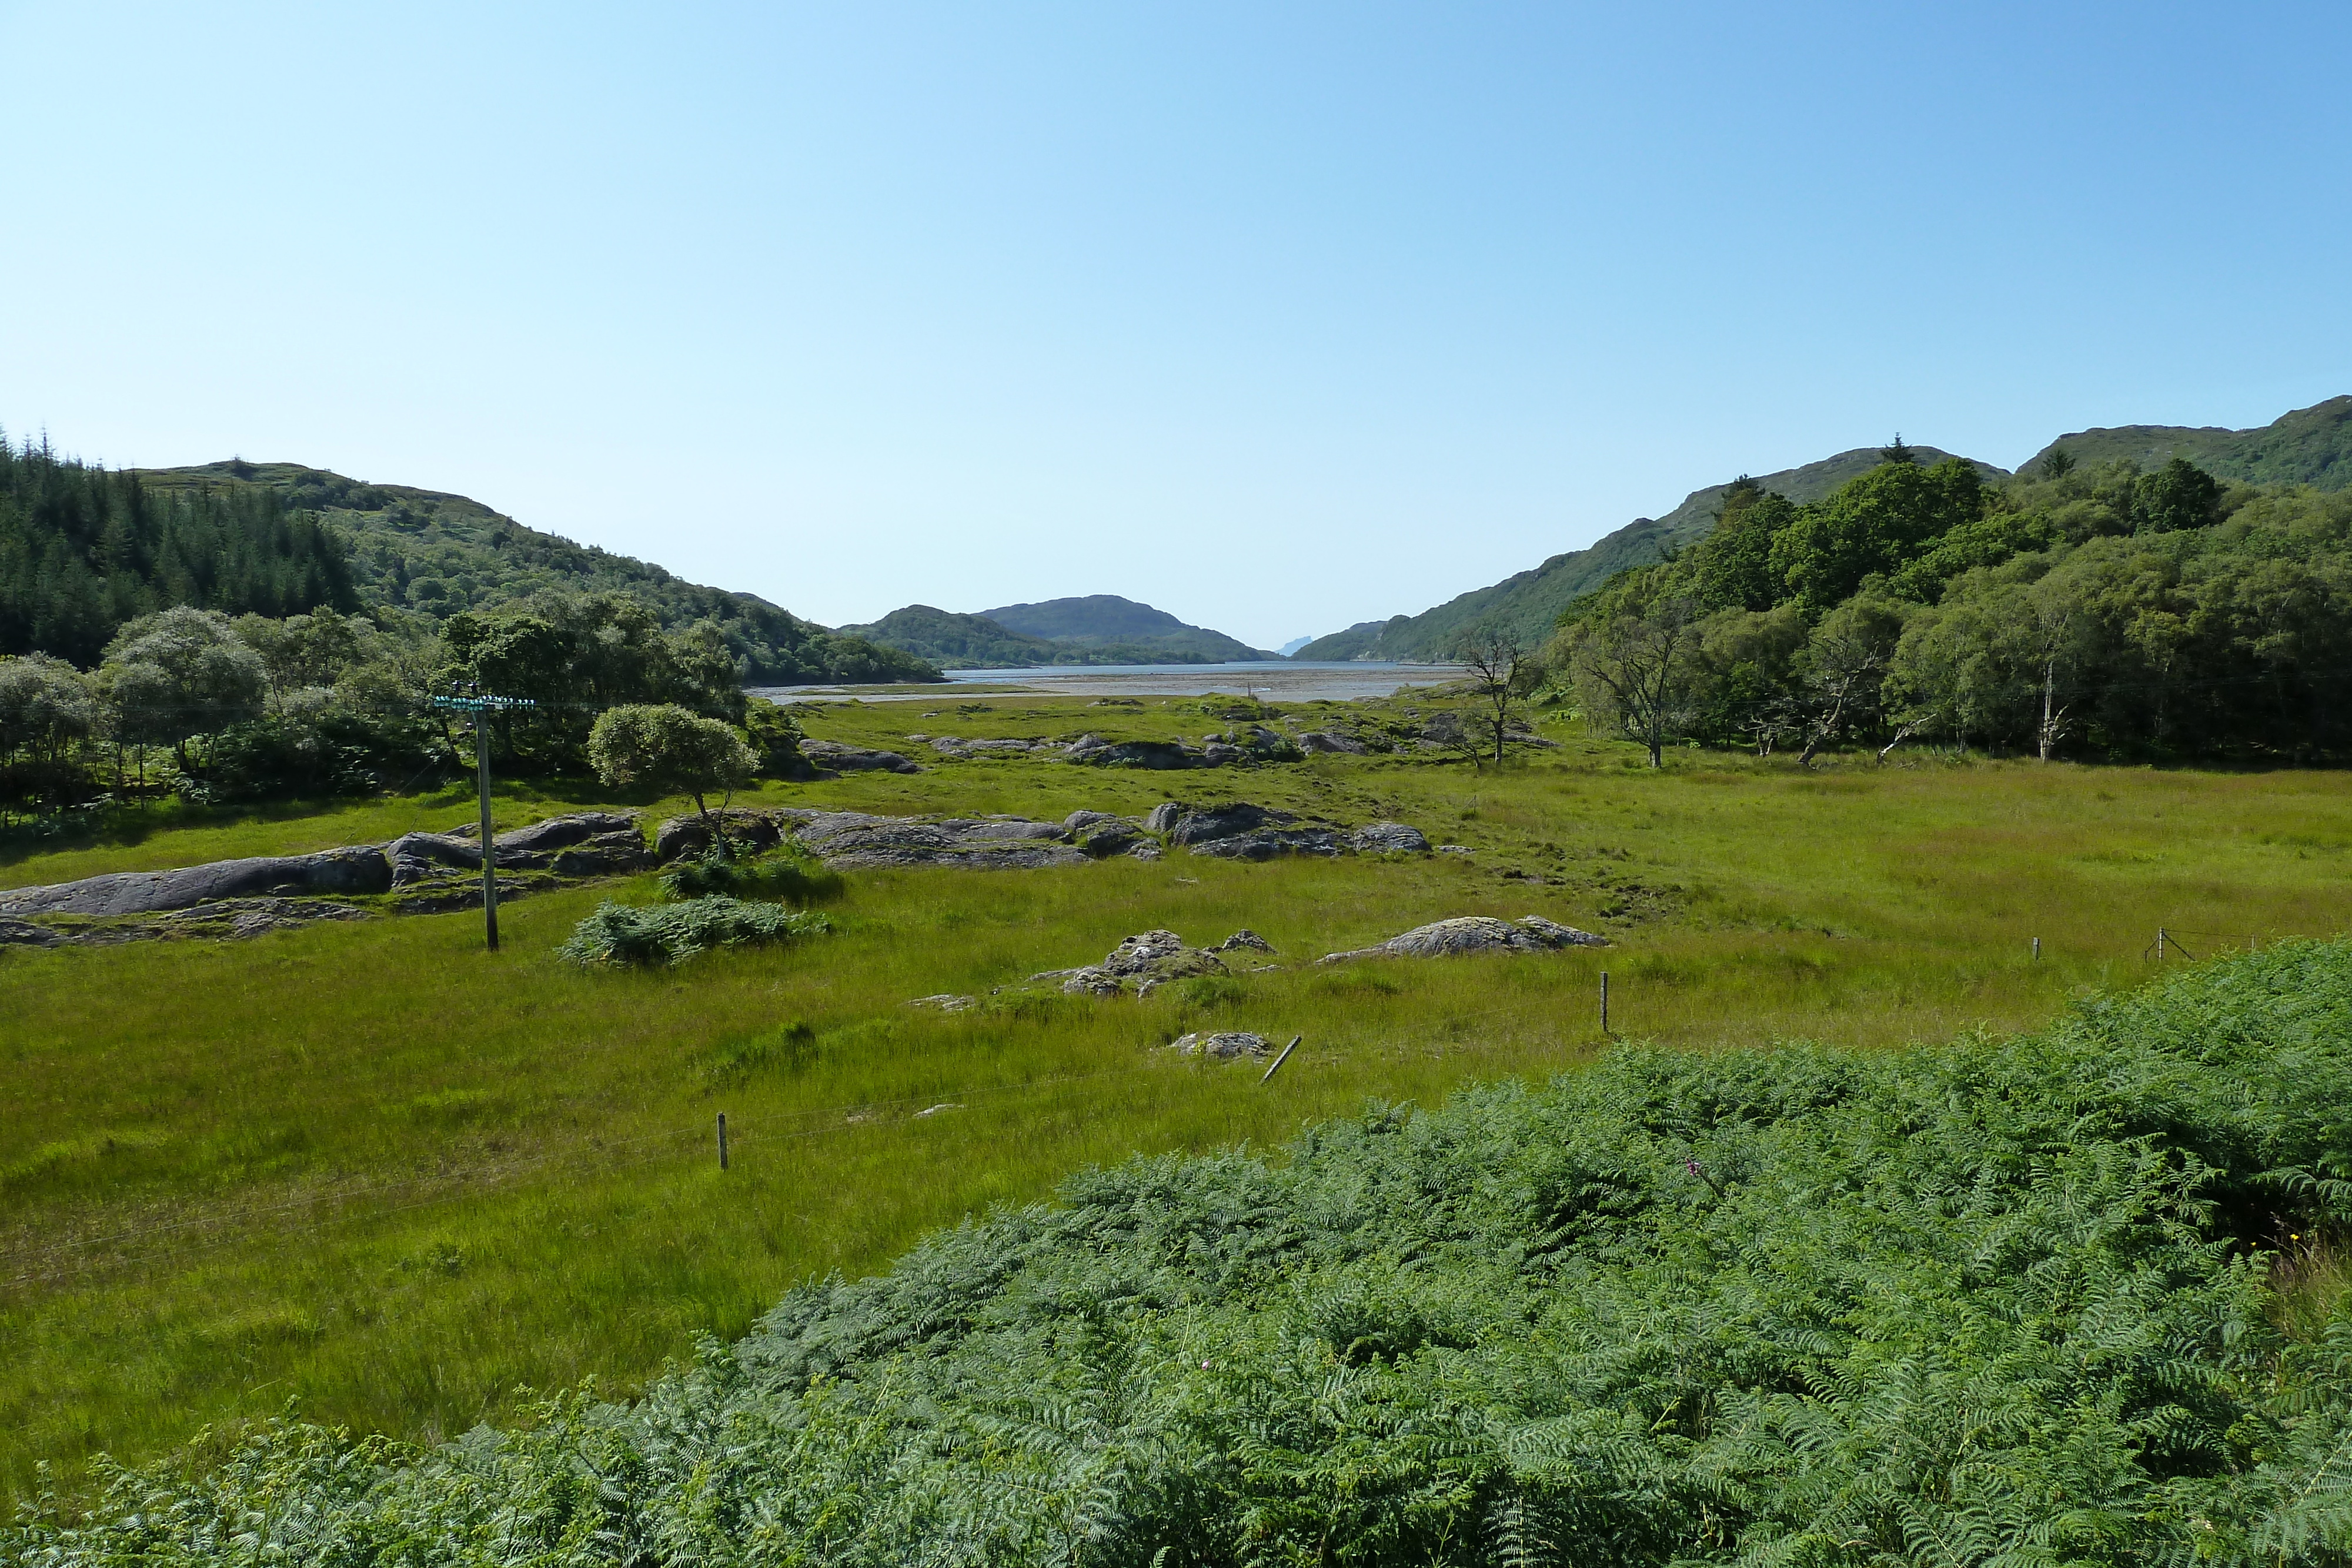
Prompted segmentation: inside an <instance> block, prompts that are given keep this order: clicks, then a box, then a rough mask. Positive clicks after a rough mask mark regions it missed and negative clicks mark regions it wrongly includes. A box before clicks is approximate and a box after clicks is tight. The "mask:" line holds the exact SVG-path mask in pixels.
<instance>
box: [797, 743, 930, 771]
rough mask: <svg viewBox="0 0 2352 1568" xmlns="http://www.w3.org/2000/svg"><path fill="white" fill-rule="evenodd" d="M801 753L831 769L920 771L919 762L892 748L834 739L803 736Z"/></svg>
mask: <svg viewBox="0 0 2352 1568" xmlns="http://www.w3.org/2000/svg"><path fill="white" fill-rule="evenodd" d="M801 755H802V756H803V757H805V758H808V759H809V760H810V761H811V762H813V763H814V764H815V765H816V766H817V767H818V768H829V769H831V770H832V771H834V772H835V773H872V772H882V773H920V772H921V771H922V770H923V769H922V767H921V765H920V764H919V763H917V762H916V761H915V760H914V759H913V758H908V757H905V756H902V755H900V754H899V753H898V752H896V751H877V750H873V749H870V748H868V747H863V746H846V745H844V744H843V743H842V742H840V741H838V740H803V741H802V742H801Z"/></svg>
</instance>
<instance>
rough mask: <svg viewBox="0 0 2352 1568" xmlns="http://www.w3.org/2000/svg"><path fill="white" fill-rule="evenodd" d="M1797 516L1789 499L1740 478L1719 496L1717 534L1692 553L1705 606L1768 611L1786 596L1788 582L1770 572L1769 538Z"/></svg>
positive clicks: (1712, 534)
mask: <svg viewBox="0 0 2352 1568" xmlns="http://www.w3.org/2000/svg"><path fill="white" fill-rule="evenodd" d="M1796 517H1797V508H1796V507H1795V505H1794V504H1793V503H1791V502H1790V499H1789V497H1786V496H1781V495H1776V494H1772V493H1769V492H1768V491H1765V490H1763V489H1762V488H1760V487H1759V486H1757V484H1756V482H1755V481H1754V480H1752V479H1749V478H1748V477H1747V476H1745V475H1743V476H1740V478H1739V479H1738V481H1736V482H1735V483H1734V484H1733V485H1732V486H1731V489H1730V491H1729V493H1728V494H1727V495H1726V496H1725V497H1724V498H1723V510H1722V512H1721V513H1720V514H1718V516H1717V521H1716V526H1715V532H1713V533H1711V534H1709V535H1708V536H1707V537H1706V540H1705V541H1704V542H1703V543H1701V544H1700V546H1699V547H1698V549H1696V550H1695V551H1694V552H1693V560H1692V567H1693V570H1694V571H1695V573H1696V578H1697V581H1698V589H1699V593H1700V595H1701V596H1702V597H1703V598H1705V599H1706V602H1707V603H1709V604H1710V605H1713V606H1714V607H1716V608H1717V609H1721V610H1769V609H1771V608H1772V606H1774V605H1775V604H1778V603H1779V602H1780V601H1781V600H1783V599H1785V598H1787V597H1788V582H1787V580H1786V579H1785V578H1784V577H1783V576H1782V575H1781V574H1780V572H1778V571H1776V570H1773V566H1772V539H1773V537H1774V536H1775V535H1777V534H1779V533H1780V531H1781V530H1782V529H1784V528H1787V527H1788V526H1789V525H1790V523H1792V522H1794V521H1795V520H1796Z"/></svg>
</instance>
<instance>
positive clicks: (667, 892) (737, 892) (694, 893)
mask: <svg viewBox="0 0 2352 1568" xmlns="http://www.w3.org/2000/svg"><path fill="white" fill-rule="evenodd" d="M661 885H662V895H663V896H664V897H666V898H667V899H669V900H670V901H671V902H672V903H677V902H679V901H682V900H686V899H693V898H711V897H724V898H747V899H759V900H761V901H764V902H768V903H788V904H811V903H814V902H815V901H816V900H817V899H819V898H824V897H826V896H828V895H830V894H835V893H838V892H840V891H841V888H842V879H841V873H839V872H836V871H832V870H828V869H827V868H826V866H825V863H824V862H823V861H821V860H819V859H817V858H816V857H815V856H814V855H813V854H810V853H809V852H807V851H806V850H803V849H801V848H800V847H798V846H797V845H787V846H785V847H784V848H782V849H776V850H771V851H769V852H767V853H765V854H760V855H730V854H729V853H728V852H727V851H726V849H725V846H724V844H723V842H721V843H719V844H714V845H713V846H712V847H711V849H710V850H709V852H706V853H704V854H701V855H698V856H695V857H693V858H691V859H687V860H680V861H676V862H672V863H671V865H670V867H669V869H668V870H667V871H665V872H663V873H662V876H661Z"/></svg>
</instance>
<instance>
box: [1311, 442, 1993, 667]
mask: <svg viewBox="0 0 2352 1568" xmlns="http://www.w3.org/2000/svg"><path fill="white" fill-rule="evenodd" d="M1911 450H1912V452H1913V453H1914V454H1915V455H1916V456H1917V457H1918V459H1919V461H1920V462H1922V463H1941V462H1942V461H1943V460H1944V459H1945V458H1947V457H1949V456H1951V455H1952V454H1951V453H1948V452H1946V451H1944V450H1942V449H1941V448H1939V447H1934V446H1915V447H1913V448H1911ZM1880 452H1881V449H1880V448H1878V447H1875V446H1857V447H1855V448H1853V450H1852V451H1850V452H1841V453H1839V454H1837V455H1835V456H1834V457H1824V458H1822V460H1821V461H1820V462H1818V463H1808V464H1805V465H1803V466H1801V467H1798V468H1783V469H1781V470H1780V472H1779V473H1777V474H1759V475H1758V476H1755V477H1756V482H1757V483H1758V484H1759V485H1761V486H1764V487H1765V488H1766V489H1768V490H1778V491H1779V492H1780V494H1782V495H1784V496H1786V497H1789V498H1790V500H1792V501H1814V500H1819V499H1820V498H1821V497H1823V496H1826V495H1828V494H1829V493H1830V492H1831V491H1832V490H1834V489H1836V488H1837V487H1838V486H1841V485H1843V484H1844V483H1845V482H1846V481H1847V480H1849V479H1852V478H1854V477H1856V476H1860V475H1864V474H1867V473H1869V472H1870V471H1871V470H1872V469H1873V468H1875V467H1877V466H1878V465H1879V464H1880V463H1881V462H1882V461H1884V459H1883V458H1882V457H1881V455H1880ZM1969 462H1971V463H1974V464H1976V466H1977V468H1978V470H1979V472H1981V473H1982V474H1984V475H1985V476H1986V477H1988V478H2007V477H2008V476H2009V470H2008V469H2006V468H1996V467H1994V466H1993V465H1991V464H1990V463H1984V462H1980V461H1979V460H1977V459H1975V458H1970V459H1969ZM1730 487H1731V481H1729V480H1726V481H1724V482H1723V483H1722V484H1720V485H1710V486H1706V488H1705V489H1703V490H1693V491H1692V492H1691V493H1690V494H1689V495H1687V496H1685V497H1683V502H1682V505H1680V506H1678V507H1675V509H1674V510H1673V511H1671V512H1668V513H1667V514H1666V515H1665V516H1664V517H1636V518H1634V519H1633V521H1632V522H1630V523H1628V524H1626V525H1625V526H1624V527H1623V528H1619V529H1618V530H1617V531H1616V532H1615V533H1612V534H1608V535H1605V536H1604V537H1602V538H1600V539H1597V540H1595V541H1594V542H1593V543H1592V544H1591V545H1588V546H1587V547H1586V548H1584V549H1580V550H1569V551H1567V552H1565V553H1563V554H1560V555H1556V556H1553V557H1552V558H1551V559H1549V560H1547V561H1545V562H1544V563H1543V564H1542V565H1541V566H1538V567H1535V568H1532V569H1530V570H1527V571H1522V572H1519V573H1517V574H1516V575H1514V576H1511V577H1507V578H1505V579H1504V580H1502V581H1500V582H1498V583H1496V584H1494V585H1493V586H1492V587H1489V588H1478V589H1473V590H1471V591H1469V592H1468V593H1465V594H1460V595H1458V596H1456V597H1454V598H1453V599H1449V600H1447V601H1445V602H1444V603H1443V604H1440V605H1437V606H1435V607H1434V608H1433V609H1429V610H1424V611H1423V612H1421V613H1420V614H1418V615H1398V616H1393V617H1391V619H1389V620H1387V621H1364V622H1358V623H1357V624H1356V625H1353V626H1350V627H1349V628H1348V629H1347V630H1346V631H1344V632H1332V633H1331V634H1330V635H1328V636H1327V637H1318V638H1317V639H1316V640H1315V641H1314V642H1312V643H1307V646H1305V647H1304V648H1301V649H1299V650H1298V652H1297V653H1294V654H1292V655H1291V657H1292V658H1294V659H1398V660H1403V661H1406V662H1408V663H1410V662H1413V661H1424V662H1433V661H1443V660H1444V659H1447V658H1450V657H1452V655H1453V651H1454V641H1455V639H1457V638H1458V637H1460V636H1461V635H1462V633H1463V632H1466V631H1468V630H1469V629H1470V628H1471V627H1472V626H1474V625H1476V626H1485V625H1489V624H1493V625H1498V626H1500V627H1502V628H1504V629H1505V630H1507V631H1509V632H1513V633H1515V634H1516V635H1517V637H1518V638H1519V640H1520V641H1521V642H1523V643H1527V644H1528V646H1530V647H1539V646H1541V645H1542V644H1543V643H1544V642H1545V641H1546V640H1547V639H1548V638H1549V637H1550V635H1551V631H1552V622H1553V621H1554V620H1556V619H1557V618H1558V617H1559V612H1561V611H1562V610H1565V609H1566V608H1567V607H1568V606H1569V605H1570V603H1572V602H1574V601H1576V600H1578V599H1580V598H1581V597H1582V596H1583V595H1585V594H1587V593H1590V592H1591V591H1593V590H1594V589H1596V588H1598V587H1600V586H1601V584H1602V583H1604V582H1606V581H1608V580H1610V579H1611V578H1612V577H1614V576H1616V575H1617V574H1618V573H1619V572H1621V571H1623V570H1626V569H1627V568H1629V567H1636V566H1647V565H1648V564H1649V563H1650V562H1652V561H1654V560H1656V559H1659V558H1660V557H1661V556H1663V555H1664V554H1665V553H1666V551H1667V549H1670V548H1672V547H1674V546H1676V545H1682V544H1687V543H1688V542H1690V541H1691V540H1693V539H1697V538H1705V537H1706V532H1707V530H1708V529H1710V528H1713V527H1714V526H1715V512H1716V508H1717V507H1718V506H1720V505H1721V504H1722V501H1723V494H1724V492H1725V491H1726V490H1727V489H1729V488H1730Z"/></svg>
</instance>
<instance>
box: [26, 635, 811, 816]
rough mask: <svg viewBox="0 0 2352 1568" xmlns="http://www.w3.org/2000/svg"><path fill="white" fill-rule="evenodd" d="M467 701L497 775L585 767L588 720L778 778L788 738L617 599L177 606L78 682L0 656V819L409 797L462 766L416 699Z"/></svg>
mask: <svg viewBox="0 0 2352 1568" xmlns="http://www.w3.org/2000/svg"><path fill="white" fill-rule="evenodd" d="M464 691H484V692H492V693H496V694H497V695H501V696H509V697H520V698H525V699H528V700H529V701H530V702H531V703H532V704H534V705H535V706H531V707H530V708H526V709H521V710H515V711H509V712H506V713H502V714H500V715H499V718H498V721H497V724H496V725H495V727H493V729H492V731H491V738H490V745H491V749H492V753H493V756H494V758H496V761H497V764H498V766H499V768H500V769H501V770H502V771H505V772H509V773H521V774H525V775H550V774H564V773H580V772H584V771H586V770H587V755H586V753H587V745H588V738H589V732H590V730H591V728H592V727H593V725H594V723H595V719H596V716H597V714H598V713H600V712H602V711H603V710H604V709H606V708H609V707H614V706H622V705H625V704H636V703H656V704H658V703H674V704H677V705H678V706H682V707H685V708H688V709H689V710H691V711H692V712H694V713H697V714H699V715H702V716H707V717H712V718H719V719H723V720H726V721H728V722H730V723H732V724H734V725H737V726H739V727H745V738H746V740H747V741H748V742H749V743H750V744H751V747H752V749H753V750H754V752H755V753H757V754H759V755H761V757H762V758H763V759H766V760H767V761H769V762H770V763H772V764H773V765H774V766H775V768H776V769H777V770H778V771H790V770H791V769H792V768H793V767H795V766H796V765H797V751H796V744H795V742H796V737H797V731H796V730H795V729H794V727H793V725H792V722H791V720H790V719H789V717H787V716H784V715H783V714H782V711H781V710H779V709H777V708H776V707H774V706H772V705H771V704H767V703H756V704H754V703H750V702H747V699H746V697H745V695H744V693H743V690H742V685H741V683H740V678H739V670H738V664H737V661H736V656H735V654H734V653H733V652H732V651H731V650H730V648H729V646H728V644H727V643H726V640H725V638H724V637H723V636H722V635H721V634H720V632H719V630H718V628H716V627H714V626H711V625H709V624H707V623H706V624H700V625H697V626H694V627H691V628H689V629H688V630H687V631H685V632H667V631H665V630H663V628H662V625H661V622H660V618H659V617H658V616H657V615H656V613H655V612H654V611H653V610H652V608H651V607H649V606H647V605H646V604H645V603H644V602H643V601H639V600H637V599H635V598H634V597H633V596H630V595H627V594H619V593H605V594H561V593H550V594H541V595H539V596H537V597H535V598H532V599H530V600H527V601H522V602H520V603H518V604H512V605H505V606H500V607H499V608H497V609H495V610H489V611H479V612H465V613H462V614H458V615H454V616H452V617H450V618H449V620H448V621H447V622H444V623H441V624H439V625H436V624H435V623H434V622H432V621H431V620H430V619H429V618H427V617H424V616H419V615H415V614H409V613H404V612H396V611H379V612H373V613H372V614H349V615H347V614H343V613H341V612H338V611H336V610H334V609H332V608H331V607H325V606H322V607H320V609H318V610H316V611H313V612H310V613H308V614H301V615H293V616H287V617H276V618H273V617H269V616H264V615H258V614H247V615H242V616H237V617H235V618H232V617H230V616H229V615H227V614H226V613H223V612H220V611H217V610H203V609H197V608H195V607H194V606H191V605H178V606H173V607H172V608H169V609H165V610H162V611H157V612H152V613H149V614H146V615H142V616H139V617H137V618H135V619H133V620H131V621H130V622H127V623H125V624H124V625H123V626H121V628H120V629H119V630H118V631H117V632H115V633H114V635H113V636H112V637H111V638H110V639H109V640H108V641H107V643H105V644H104V646H103V648H102V650H101V653H100V659H99V660H98V662H97V666H96V668H95V669H93V670H91V671H89V672H87V673H85V672H83V671H82V670H79V669H77V668H76V667H75V666H74V664H71V663H70V662H68V661H67V660H64V659H60V658H58V657H55V656H53V655H51V654H47V653H28V654H25V655H22V656H19V657H16V658H5V659H0V814H10V813H27V814H34V815H43V814H50V813H56V812H59V811H62V810H67V809H68V808H72V807H77V806H84V805H89V804H92V803H100V802H105V801H108V800H124V799H129V798H133V797H139V796H142V795H152V794H156V793H163V792H172V793H177V794H179V795H181V796H183V797H184V798H186V799H190V800H258V799H268V798H289V797H304V798H316V797H320V796H329V795H338V794H353V793H373V792H376V791H380V790H385V789H414V788H417V787H420V786H423V785H425V784H427V783H429V782H431V781H432V780H434V779H437V778H440V777H443V776H446V775H449V774H453V773H457V772H461V771H463V770H465V769H467V768H471V767H472V765H473V749H472V737H471V731H470V727H469V726H468V725H467V723H466V722H465V721H463V720H462V719H461V718H460V717H459V716H457V715H456V714H453V713H452V712H451V711H449V710H448V709H446V708H445V707H443V706H437V705H436V702H435V700H434V699H435V698H436V697H438V696H447V695H452V694H455V693H458V692H464Z"/></svg>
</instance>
